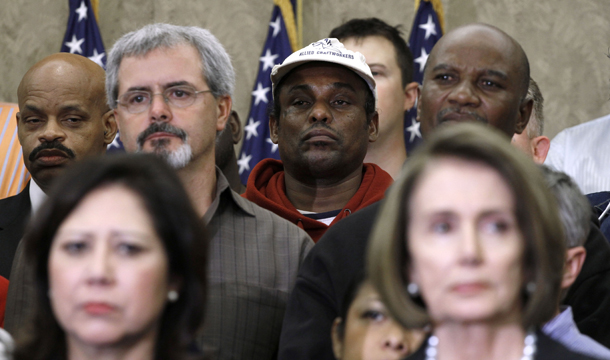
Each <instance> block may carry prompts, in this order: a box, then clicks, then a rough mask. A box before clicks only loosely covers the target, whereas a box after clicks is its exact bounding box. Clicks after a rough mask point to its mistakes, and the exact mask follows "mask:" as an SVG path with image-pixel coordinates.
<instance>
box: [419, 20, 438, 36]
mask: <svg viewBox="0 0 610 360" xmlns="http://www.w3.org/2000/svg"><path fill="white" fill-rule="evenodd" d="M419 28H420V29H424V30H426V35H425V40H428V38H429V37H430V35H436V25H434V21H433V20H432V15H428V22H427V23H425V24H421V25H419Z"/></svg>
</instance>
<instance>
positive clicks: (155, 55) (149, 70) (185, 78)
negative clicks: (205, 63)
mask: <svg viewBox="0 0 610 360" xmlns="http://www.w3.org/2000/svg"><path fill="white" fill-rule="evenodd" d="M128 78H129V80H132V81H135V83H129V84H124V82H125V81H126V80H127V79H128ZM199 81H203V82H204V83H207V81H206V79H205V77H204V76H203V70H202V64H201V56H200V54H199V52H198V51H197V49H196V48H195V47H193V46H192V45H190V44H178V45H175V46H172V47H157V48H155V49H152V50H150V51H148V52H147V53H145V54H131V55H126V56H124V57H123V58H122V59H121V62H120V64H119V71H118V82H119V86H120V87H123V86H128V87H130V88H131V87H134V86H135V87H141V88H145V87H151V86H153V85H160V86H161V87H164V88H166V87H170V86H174V85H180V84H190V85H193V83H194V82H199Z"/></svg>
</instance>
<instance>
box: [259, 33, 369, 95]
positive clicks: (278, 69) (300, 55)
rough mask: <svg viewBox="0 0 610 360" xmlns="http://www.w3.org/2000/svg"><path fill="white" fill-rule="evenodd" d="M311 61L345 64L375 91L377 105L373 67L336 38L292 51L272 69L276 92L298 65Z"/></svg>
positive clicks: (272, 80) (273, 86) (272, 79)
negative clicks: (279, 84) (281, 82)
mask: <svg viewBox="0 0 610 360" xmlns="http://www.w3.org/2000/svg"><path fill="white" fill-rule="evenodd" d="M311 61H323V62H328V63H333V64H338V65H342V66H345V67H346V68H348V69H350V70H352V71H353V72H355V73H356V74H357V75H358V76H360V77H361V78H362V79H364V81H366V83H367V85H368V86H369V88H370V89H371V91H372V92H373V96H374V97H375V107H377V90H376V89H375V79H374V78H373V74H372V73H371V69H370V68H369V66H368V65H367V64H366V59H365V58H364V55H362V54H361V53H359V52H354V51H351V50H347V49H346V48H345V46H343V44H342V43H341V42H340V41H339V40H337V39H335V38H327V39H322V40H320V41H316V42H314V43H311V44H309V45H308V46H306V47H304V48H302V49H301V50H299V51H296V52H294V53H292V54H291V55H290V56H288V57H287V58H286V60H284V62H283V63H281V64H280V65H275V66H274V67H273V70H272V71H271V83H272V89H273V93H274V94H275V87H276V85H277V84H278V83H279V82H280V80H282V78H283V77H284V76H286V74H288V73H289V72H290V71H291V70H292V69H294V68H296V67H297V66H300V65H303V64H305V63H308V62H311Z"/></svg>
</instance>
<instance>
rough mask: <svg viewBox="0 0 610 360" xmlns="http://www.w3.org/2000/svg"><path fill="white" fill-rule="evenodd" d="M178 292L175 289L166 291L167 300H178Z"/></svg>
mask: <svg viewBox="0 0 610 360" xmlns="http://www.w3.org/2000/svg"><path fill="white" fill-rule="evenodd" d="M178 297H179V296H178V292H177V291H176V290H170V291H169V292H168V293H167V300H169V302H176V301H178Z"/></svg>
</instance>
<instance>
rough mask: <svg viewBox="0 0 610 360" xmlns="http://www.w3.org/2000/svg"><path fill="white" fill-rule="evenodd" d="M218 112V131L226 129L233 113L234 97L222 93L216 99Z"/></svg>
mask: <svg viewBox="0 0 610 360" xmlns="http://www.w3.org/2000/svg"><path fill="white" fill-rule="evenodd" d="M216 104H217V113H216V115H217V116H218V118H217V120H216V131H222V130H224V128H225V126H226V124H227V120H228V119H229V116H230V115H231V107H232V106H233V99H231V96H229V95H221V96H219V97H218V98H217V99H216Z"/></svg>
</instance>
